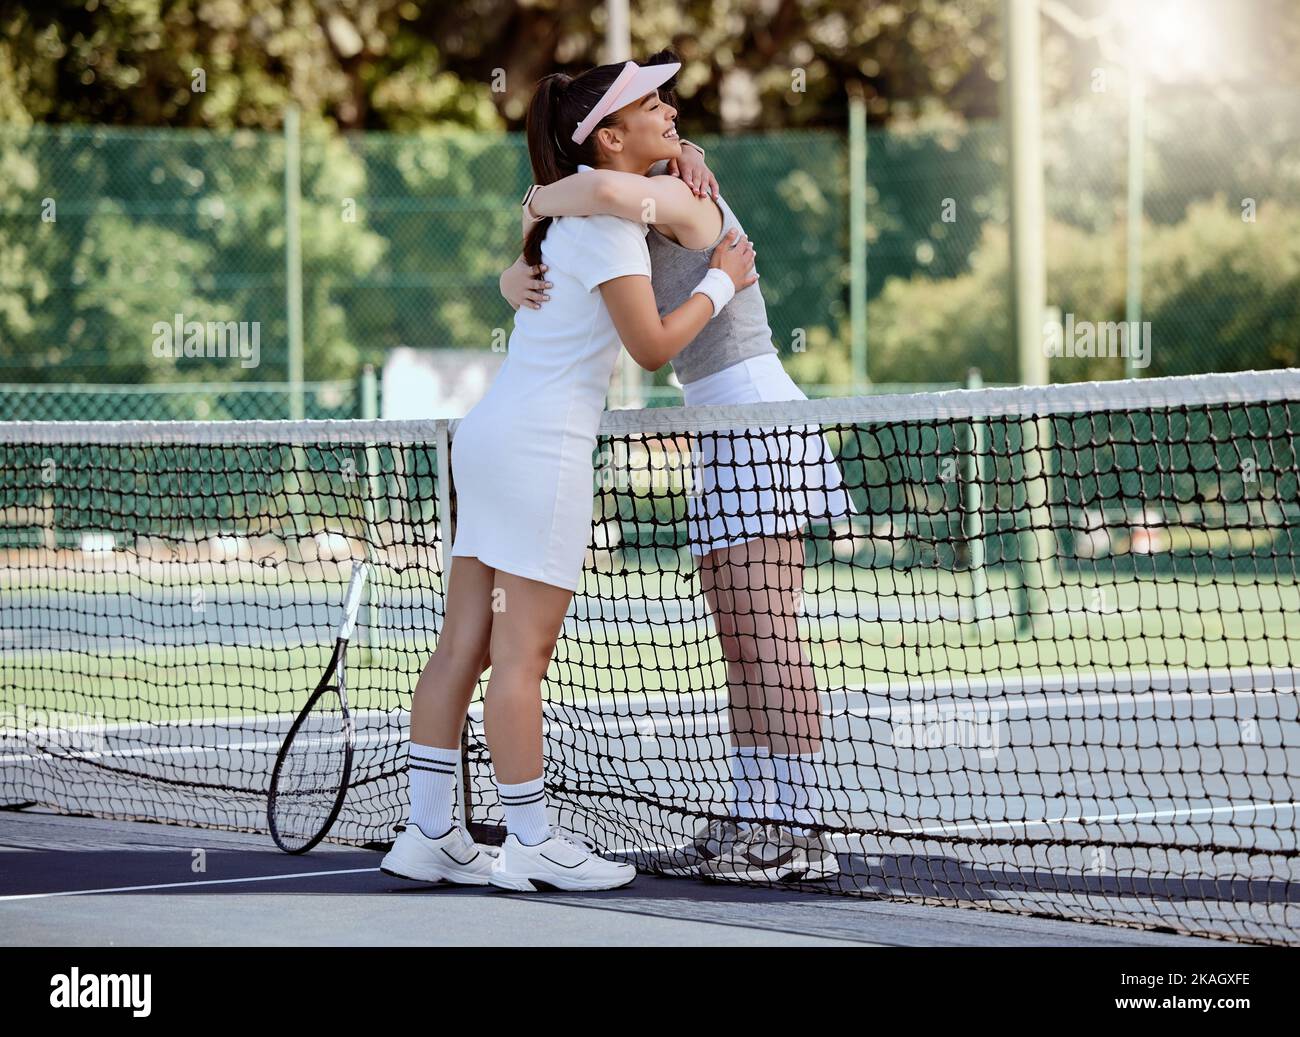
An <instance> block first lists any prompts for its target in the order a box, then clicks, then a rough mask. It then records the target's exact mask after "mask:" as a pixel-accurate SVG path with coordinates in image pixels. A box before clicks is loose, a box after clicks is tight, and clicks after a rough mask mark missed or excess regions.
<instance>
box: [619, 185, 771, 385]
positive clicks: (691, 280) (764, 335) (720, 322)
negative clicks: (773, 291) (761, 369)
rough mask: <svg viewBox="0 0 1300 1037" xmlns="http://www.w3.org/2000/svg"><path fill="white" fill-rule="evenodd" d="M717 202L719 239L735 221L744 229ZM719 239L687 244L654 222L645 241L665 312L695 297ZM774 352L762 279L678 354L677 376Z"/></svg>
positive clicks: (684, 378)
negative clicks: (760, 284) (668, 235)
mask: <svg viewBox="0 0 1300 1037" xmlns="http://www.w3.org/2000/svg"><path fill="white" fill-rule="evenodd" d="M718 208H719V209H721V210H722V230H721V231H720V232H719V234H718V241H721V240H722V236H723V235H724V234H726V233H727V231H729V230H731V229H732V228H733V227H735V228H737V229H740V221H739V220H737V219H736V214H735V213H733V212H732V211H731V207H730V206H729V205H727V203H726V202H724V201H723V200H722V199H721V198H719V199H718ZM742 233H743V230H742ZM718 241H715V242H714V243H713V244H712V245H710V246H709V247H708V248H699V249H696V248H684V247H683V246H681V245H679V244H677V242H675V241H673V240H672V239H671V238H666V237H664V235H662V234H660V233H659V232H658V231H657V230H655V228H654V227H651V228H650V232H649V234H647V235H646V242H645V243H646V247H647V248H649V250H650V269H651V271H652V272H651V276H650V283H651V285H652V286H653V287H654V293H655V305H656V306H657V307H658V309H659V315H660V316H663V315H664V314H666V313H670V312H672V311H673V310H675V309H677V307H678V306H680V305H682V303H684V302H686V300H687V299H689V298H690V295H691V289H692V288H694V287H695V286H696V285H697V284H699V283H700V279H701V278H702V277H704V273H705V271H706V270H708V269H709V259H710V258H711V256H712V254H713V249H714V246H715V245H717V243H718ZM775 352H776V346H774V345H773V344H772V329H771V328H770V327H768V324H767V307H766V306H765V305H764V304H763V294H762V292H760V291H759V290H758V285H756V284H752V285H750V286H749V287H748V288H746V289H744V290H743V291H739V292H737V293H736V296H735V298H733V299H732V300H731V302H729V303H727V305H726V307H724V308H723V311H722V312H721V313H719V314H718V315H717V316H716V317H714V318H713V319H712V320H711V321H709V323H708V324H706V325H704V330H703V331H701V332H700V333H699V334H698V335H697V336H695V339H694V341H692V342H691V343H690V345H688V346H687V347H686V348H685V349H683V350H682V351H681V352H680V353H678V354H677V357H676V359H674V360H673V362H672V365H673V370H674V371H675V372H676V373H677V380H678V381H679V382H681V383H682V384H686V383H687V382H695V381H698V380H699V379H701V378H703V377H705V376H706V375H711V374H716V373H717V372H718V371H722V370H724V369H725V368H728V367H731V366H732V365H733V364H738V363H740V362H741V361H742V360H748V359H750V358H751V357H756V356H763V355H764V354H766V353H775Z"/></svg>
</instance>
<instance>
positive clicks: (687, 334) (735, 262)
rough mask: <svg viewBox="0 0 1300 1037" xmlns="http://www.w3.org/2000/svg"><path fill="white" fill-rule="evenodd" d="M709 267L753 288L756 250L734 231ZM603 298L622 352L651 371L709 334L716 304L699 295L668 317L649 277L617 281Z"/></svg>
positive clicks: (634, 276) (607, 287)
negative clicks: (706, 330) (706, 329)
mask: <svg viewBox="0 0 1300 1037" xmlns="http://www.w3.org/2000/svg"><path fill="white" fill-rule="evenodd" d="M709 266H710V267H711V268H714V269H719V270H722V271H723V272H724V273H725V274H726V275H727V276H728V277H729V278H731V281H732V283H733V284H734V285H735V287H736V291H740V290H741V289H742V288H748V287H749V286H750V285H751V284H753V283H754V282H755V281H757V280H758V275H757V274H755V273H754V247H753V245H751V244H750V242H749V239H748V238H745V237H739V238H738V237H737V235H736V231H734V230H730V231H728V232H727V236H726V237H725V238H724V239H723V240H722V241H721V242H720V243H719V244H718V246H717V248H715V249H714V250H713V257H712V259H711V260H710V261H709ZM600 295H601V298H602V299H603V300H604V302H605V307H606V309H608V310H609V315H610V317H611V318H612V319H613V321H614V327H615V329H616V330H617V331H618V337H619V339H620V340H621V341H622V343H623V348H624V349H626V350H627V351H628V353H629V354H630V355H631V357H632V359H633V360H635V361H636V362H637V363H638V364H640V365H641V366H642V367H644V368H645V369H646V370H647V371H657V370H659V368H661V367H663V366H664V364H666V363H668V362H669V361H670V360H672V358H673V357H675V356H676V355H677V354H678V353H680V352H681V351H682V350H683V349H685V348H686V346H687V345H689V344H690V342H691V341H692V340H693V339H694V338H695V336H696V335H698V334H699V333H700V332H701V331H703V330H704V325H706V324H707V323H708V322H709V319H710V318H711V317H712V316H713V303H712V301H711V300H710V299H709V298H708V297H707V296H705V295H701V294H695V295H692V296H691V297H690V298H689V299H687V300H686V301H685V302H684V303H682V304H681V305H680V306H678V307H677V309H675V310H673V311H672V312H671V313H669V314H667V315H666V316H664V317H662V318H661V317H660V316H659V309H658V307H657V306H656V305H655V295H654V289H652V288H651V287H650V278H648V277H646V276H645V274H629V275H627V276H626V277H615V278H613V279H612V280H609V281H606V282H604V283H603V284H602V285H601V286H600Z"/></svg>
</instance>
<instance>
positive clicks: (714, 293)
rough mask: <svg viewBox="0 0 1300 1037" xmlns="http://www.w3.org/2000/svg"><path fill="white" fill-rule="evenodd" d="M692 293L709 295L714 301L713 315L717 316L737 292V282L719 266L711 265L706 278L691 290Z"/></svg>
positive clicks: (712, 301)
mask: <svg viewBox="0 0 1300 1037" xmlns="http://www.w3.org/2000/svg"><path fill="white" fill-rule="evenodd" d="M691 294H692V295H707V296H708V297H709V302H711V303H713V315H714V316H715V317H716V316H717V315H718V314H719V313H721V312H722V308H723V307H724V306H726V305H727V303H729V302H731V297H732V296H733V295H735V294H736V285H735V282H733V281H732V280H731V278H730V277H728V276H727V275H726V274H724V273H723V272H722V271H721V270H719V269H718V268H717V267H710V268H709V270H708V272H707V273H706V274H705V275H704V279H703V280H702V281H700V283H699V284H697V285H696V286H695V288H694V289H693V290H692V291H691Z"/></svg>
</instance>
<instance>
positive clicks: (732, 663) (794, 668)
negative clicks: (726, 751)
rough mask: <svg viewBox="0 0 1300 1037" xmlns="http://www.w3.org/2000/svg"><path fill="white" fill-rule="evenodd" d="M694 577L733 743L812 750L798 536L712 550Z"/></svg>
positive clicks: (813, 705) (816, 711)
mask: <svg viewBox="0 0 1300 1037" xmlns="http://www.w3.org/2000/svg"><path fill="white" fill-rule="evenodd" d="M700 579H701V584H702V587H703V590H704V595H705V599H706V600H707V602H708V604H709V608H710V610H711V611H712V613H713V616H714V622H715V624H716V626H717V630H718V636H719V640H720V642H721V647H722V652H723V656H724V657H725V659H726V661H727V675H728V692H729V713H730V719H731V730H732V739H733V744H734V745H735V746H736V747H737V749H738V750H743V749H745V748H746V747H754V748H755V749H757V750H758V751H759V752H760V753H761V752H762V750H764V749H766V750H767V751H769V752H770V753H771V754H772V755H773V756H774V757H782V758H786V759H788V758H790V757H811V756H813V755H814V754H817V753H819V752H820V750H821V735H822V731H821V703H820V700H819V697H818V693H817V686H816V680H815V677H814V674H813V669H812V665H811V663H810V661H809V659H808V655H807V652H806V651H805V649H804V645H803V641H802V639H801V637H800V634H799V623H798V618H799V609H800V602H801V598H802V594H803V581H804V544H803V540H802V538H801V537H799V536H773V537H760V538H758V539H756V540H751V541H748V542H747V543H744V544H738V545H737V546H735V547H731V548H723V549H721V550H718V551H714V552H712V553H711V554H709V555H706V556H705V557H704V558H702V559H701V564H700ZM787 780H788V766H787Z"/></svg>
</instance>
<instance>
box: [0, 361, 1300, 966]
mask: <svg viewBox="0 0 1300 1037" xmlns="http://www.w3.org/2000/svg"><path fill="white" fill-rule="evenodd" d="M1298 417H1300V372H1296V371H1284V372H1269V373H1267V374H1238V375H1209V376H1197V377H1192V378H1175V379H1149V380H1145V381H1143V382H1141V383H1089V384H1081V385H1069V386H1056V387H1048V388H1043V389H1023V388H1018V389H990V390H979V391H968V392H953V393H938V394H922V395H915V396H903V397H873V398H865V399H851V400H823V401H816V402H813V403H803V402H801V403H794V404H765V405H761V406H755V407H751V408H719V409H700V410H693V411H685V410H680V409H664V410H659V411H655V410H652V411H638V412H616V413H612V414H609V415H607V416H606V419H605V423H604V426H603V429H602V438H601V443H600V447H599V450H598V454H597V458H596V481H595V490H596V505H595V513H594V519H593V521H594V527H593V538H592V544H593V548H592V551H591V552H590V556H589V559H588V565H587V569H586V571H585V573H584V580H583V586H582V588H581V589H580V591H579V593H578V595H577V598H576V599H575V602H574V605H573V607H572V609H571V611H570V615H569V617H568V619H567V620H566V624H565V629H564V634H563V637H562V640H561V643H560V646H559V649H558V651H557V654H556V658H555V660H554V663H553V666H552V670H551V674H550V677H549V679H548V682H547V686H546V688H545V696H546V704H545V708H546V720H547V724H546V738H547V754H548V765H547V772H546V779H547V787H548V792H549V794H550V797H551V802H552V806H553V808H554V811H555V814H556V815H557V816H556V820H557V821H558V822H559V823H560V824H562V825H564V826H566V827H569V828H572V829H574V830H576V831H578V832H580V833H583V834H587V835H589V836H591V837H592V838H594V839H595V840H596V842H597V843H598V844H599V845H601V846H603V847H605V848H606V849H608V850H610V851H612V852H615V853H617V854H621V855H625V856H628V857H630V858H631V859H634V860H636V861H637V862H638V863H639V864H641V865H642V867H643V868H644V869H645V870H646V871H647V872H648V873H651V874H652V873H653V872H655V871H656V870H658V869H660V868H661V867H662V863H663V861H664V860H665V859H666V856H665V855H667V854H669V852H670V850H671V848H672V847H674V846H676V845H677V844H679V843H681V842H682V841H683V840H684V839H685V838H686V837H687V836H688V835H689V834H690V833H691V832H693V831H694V830H695V829H696V827H697V826H698V825H700V824H701V823H703V822H705V821H708V820H710V819H722V818H726V817H728V816H730V813H731V804H730V802H729V797H730V796H731V787H730V781H729V777H728V771H727V763H726V759H725V750H726V744H727V740H728V738H729V737H730V735H731V733H732V732H733V730H734V725H735V722H736V719H737V716H738V715H739V714H738V713H737V712H736V710H735V709H734V706H735V701H734V695H735V691H734V684H735V681H734V675H733V679H732V680H731V682H730V683H729V674H730V670H729V666H728V661H727V659H726V658H725V657H724V654H723V649H722V648H721V647H720V644H719V640H720V639H719V637H718V631H717V629H716V625H715V623H714V620H713V617H712V616H711V615H710V612H709V608H708V607H707V605H706V603H705V600H704V596H703V594H702V592H701V588H700V581H699V578H698V576H697V574H696V573H695V568H694V563H693V562H692V560H691V556H690V553H689V530H688V527H689V515H690V513H691V511H690V501H691V497H692V494H698V493H699V486H700V485H701V482H707V478H714V477H717V475H718V473H717V472H714V473H712V474H711V475H706V477H702V476H701V474H700V468H701V465H705V466H707V465H716V464H717V463H718V462H717V460H716V459H717V458H718V457H721V456H726V457H729V458H732V459H733V460H732V461H731V462H730V463H731V465H732V467H733V468H734V471H732V472H731V473H730V477H731V478H733V479H734V480H735V481H736V482H737V483H738V484H741V485H742V486H743V485H746V482H745V481H746V480H747V479H749V480H751V481H752V480H754V479H760V480H761V478H762V472H761V468H762V465H763V464H764V463H765V462H764V457H769V456H770V455H771V451H772V450H773V449H775V450H777V451H780V452H781V453H783V454H785V455H786V456H789V454H791V453H795V454H798V453H800V452H804V451H807V450H809V449H810V447H809V444H810V443H812V442H814V440H816V441H817V442H819V443H820V442H821V441H823V440H824V442H825V443H826V444H828V445H829V448H830V450H831V451H832V453H833V454H834V456H835V458H836V460H837V462H838V468H839V470H840V472H841V474H842V478H843V482H844V485H845V487H846V488H847V490H848V491H849V494H850V496H851V498H852V500H853V504H854V509H855V511H856V514H855V515H853V516H852V517H850V518H845V519H837V520H835V521H834V522H828V523H823V524H814V526H813V527H812V528H811V529H810V531H809V534H808V536H807V537H806V551H807V559H806V566H805V568H804V580H805V582H804V587H803V593H802V595H801V601H800V606H799V633H800V638H801V641H802V644H803V646H804V649H805V651H806V653H807V657H808V659H807V661H808V663H809V664H810V665H811V669H812V673H813V674H814V678H815V685H816V689H817V696H816V701H817V703H818V713H819V717H820V723H821V727H822V732H823V740H824V741H823V744H824V747H825V748H824V751H825V779H824V783H823V784H822V785H821V786H820V787H818V788H816V789H811V790H809V792H810V795H811V797H812V800H813V802H814V804H815V806H816V809H817V813H818V816H819V818H820V820H819V822H818V824H817V825H816V826H815V827H816V830H817V831H819V832H820V833H821V834H822V836H823V838H824V839H825V840H826V841H827V842H828V843H829V844H830V846H831V847H832V848H833V849H834V850H835V851H836V854H837V858H838V862H839V867H840V874H839V875H838V876H835V877H833V878H832V879H829V880H825V881H822V882H818V883H803V884H797V885H796V886H794V887H793V888H785V889H782V890H774V889H759V890H748V891H745V892H744V893H743V894H742V893H741V892H738V891H736V890H733V892H735V895H737V896H739V895H745V896H752V897H753V898H754V902H755V903H757V904H759V905H762V904H763V903H767V902H769V901H765V900H764V898H765V897H767V898H772V899H771V900H770V903H772V904H773V905H775V904H777V903H778V902H779V900H780V898H781V897H787V896H796V895H798V896H803V895H806V894H812V893H827V894H841V895H846V896H856V897H859V898H864V899H869V900H870V901H872V902H876V903H879V902H881V901H884V902H888V903H890V904H897V903H905V904H909V905H915V906H916V907H915V909H918V910H924V909H926V908H929V909H931V910H934V911H943V912H945V914H946V913H947V911H948V910H949V909H951V908H981V909H986V910H991V911H996V912H1003V913H1011V914H1017V915H1032V916H1046V917H1047V918H1054V919H1062V920H1085V921H1093V922H1104V923H1113V924H1116V925H1122V926H1129V927H1144V928H1155V929H1160V930H1167V931H1172V932H1177V933H1184V934H1194V935H1199V936H1215V937H1226V938H1230V939H1237V940H1245V941H1259V942H1279V943H1297V942H1300V864H1298V863H1297V846H1296V823H1295V811H1296V805H1297V802H1300V716H1298V715H1297V713H1298V711H1297V699H1296V675H1297V660H1296V649H1297V646H1300V594H1297V587H1296V575H1297V572H1296V570H1297V547H1298V546H1300V544H1298V543H1297V530H1298V528H1300V521H1298V520H1300V485H1298V484H1300V455H1297V452H1296V425H1297V418H1298ZM454 435H455V424H454V423H450V424H448V423H443V422H427V423H423V422H310V421H309V422H296V423H290V422H250V423H220V424H186V423H175V424H171V423H120V424H119V423H93V424H92V423H86V424H76V423H11V424H0V450H2V451H3V456H4V458H5V463H4V464H3V465H2V466H0V537H2V538H3V541H2V543H0V548H2V552H0V592H2V593H0V638H3V643H2V644H0V648H2V649H3V652H2V655H0V694H2V695H3V699H2V700H0V712H3V714H4V717H3V723H2V724H0V727H2V728H3V745H0V798H2V799H3V801H4V802H6V803H8V804H15V805H20V804H39V805H42V806H45V807H53V808H56V809H58V810H61V811H66V812H71V813H77V814H90V815H95V816H99V817H105V818H123V819H126V818H130V819H142V820H157V821H167V822H171V823H174V824H184V825H196V826H202V827H209V828H216V829H232V830H237V831H246V832H252V833H260V832H265V830H266V822H265V809H266V802H265V800H266V790H267V785H268V782H269V777H270V772H271V768H272V766H273V763H274V760H275V755H276V752H277V750H278V748H279V745H280V742H281V739H282V738H283V735H284V733H285V731H286V729H287V727H288V725H289V723H291V722H292V719H293V716H294V715H295V714H296V712H297V711H298V709H299V708H301V706H302V704H303V703H304V701H305V699H306V696H307V695H308V694H309V692H310V691H311V689H312V688H313V687H314V686H315V683H316V681H317V679H318V678H319V676H320V673H321V671H322V669H323V667H324V665H325V662H326V660H327V659H328V657H329V653H330V649H331V647H332V644H333V629H334V626H335V625H336V624H337V622H338V619H339V610H340V607H341V600H342V596H343V589H344V587H345V586H346V585H347V582H348V578H349V574H350V572H351V570H352V567H353V566H354V565H355V564H359V563H362V562H364V563H365V564H367V565H368V566H369V567H370V570H371V572H372V574H373V575H372V578H371V581H370V595H369V598H368V601H367V603H366V605H365V607H364V609H363V612H362V618H361V623H360V626H359V628H358V632H357V634H356V636H355V638H354V646H355V647H354V650H353V652H352V654H351V656H350V660H349V674H348V692H349V697H350V699H351V702H352V705H353V708H354V710H355V713H356V717H357V722H358V734H357V759H356V764H355V767H354V771H353V781H352V785H351V788H350V790H349V792H348V795H347V799H346V801H345V805H344V810H343V813H342V814H341V816H340V818H339V820H338V822H337V823H336V824H335V826H334V829H333V831H332V832H331V836H330V838H331V839H332V840H335V841H337V842H339V843H342V844H349V845H351V846H361V847H365V846H371V847H373V846H376V845H380V844H383V843H386V842H388V841H391V839H392V837H393V830H394V826H396V825H397V824H399V823H401V821H402V820H403V819H404V817H405V813H406V803H405V784H406V782H405V774H404V768H405V746H404V738H405V734H406V726H407V721H408V717H409V713H408V710H409V703H410V690H411V688H412V687H413V685H414V681H415V678H416V676H417V674H418V672H419V669H420V667H421V665H422V664H423V662H424V659H425V657H426V656H427V653H428V651H429V650H430V648H431V647H432V645H433V644H435V643H436V638H437V632H438V630H439V629H440V627H441V623H442V621H443V618H444V597H443V591H444V585H443V574H444V567H445V561H446V559H445V552H444V550H443V545H444V544H445V543H446V542H447V539H446V538H447V534H448V525H449V521H450V520H451V519H453V518H454V485H453V484H452V481H451V479H450V478H449V473H448V470H447V461H448V445H449V442H450V441H451V439H453V438H454ZM722 442H725V443H726V444H727V445H728V449H727V450H725V451H724V450H720V449H718V446H719V444H720V443H722ZM747 444H748V445H749V446H746V445H747ZM754 444H764V446H763V448H762V450H758V449H756V448H755V447H754ZM772 444H775V446H772ZM741 447H745V449H741ZM764 450H765V451H767V453H766V454H764V453H763V451H764ZM702 458H704V459H705V460H703V461H702V460H701V459H702ZM737 458H744V460H735V459H737ZM787 489H789V490H790V491H791V492H796V493H797V492H799V490H800V488H799V487H788V488H787ZM742 499H743V498H742ZM760 518H761V516H760ZM480 720H481V710H480V708H479V706H478V705H477V704H476V706H475V708H474V710H473V711H472V717H471V724H470V728H469V731H468V735H467V740H466V761H467V766H468V769H469V773H470V774H471V778H472V781H471V794H470V796H469V807H470V819H471V821H472V822H473V823H474V824H476V825H481V826H484V828H483V830H484V831H493V830H495V826H498V825H499V822H500V817H501V815H500V811H499V807H498V805H497V803H496V801H495V793H494V791H493V788H492V784H491V781H490V768H489V763H488V760H487V756H486V749H485V745H484V742H483V737H482V728H481V722H480ZM769 806H770V804H762V805H761V807H762V809H763V810H767V809H768V807H769ZM770 820H772V821H774V822H779V821H781V820H782V819H781V818H780V817H775V816H773V817H771V818H770ZM323 849H324V848H323ZM329 852H343V851H342V850H341V849H339V848H338V847H334V848H330V849H329ZM358 852H359V851H358ZM312 859H313V857H311V856H309V857H306V858H302V859H291V858H285V861H286V863H287V864H288V865H290V866H292V867H293V868H298V867H299V866H300V865H303V864H309V863H310V862H311V861H312ZM302 870H310V869H302ZM650 881H664V882H667V881H668V880H650ZM676 881H678V882H684V881H685V880H676ZM695 885H697V884H694V883H693V884H692V887H691V888H694V886H695ZM727 888H728V889H729V890H732V887H727ZM737 889H738V888H737ZM728 895H731V894H730V893H729V894H728ZM827 899H829V898H827ZM760 909H761V906H760ZM774 909H775V908H774Z"/></svg>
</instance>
